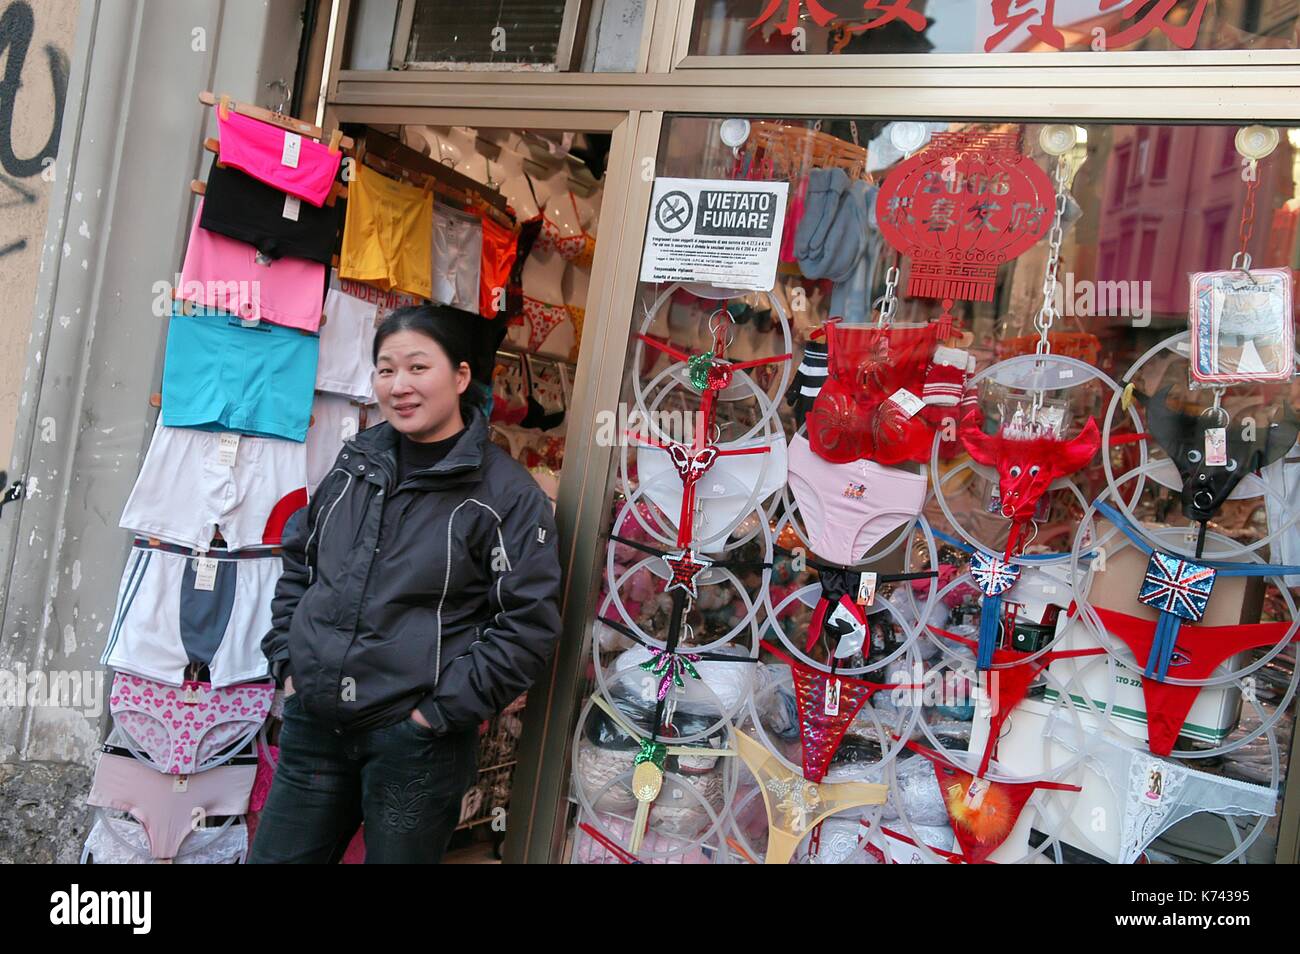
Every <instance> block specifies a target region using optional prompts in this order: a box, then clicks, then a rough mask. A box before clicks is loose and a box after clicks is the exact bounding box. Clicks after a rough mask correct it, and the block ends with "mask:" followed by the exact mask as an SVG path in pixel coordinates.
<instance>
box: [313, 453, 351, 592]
mask: <svg viewBox="0 0 1300 954" xmlns="http://www.w3.org/2000/svg"><path fill="white" fill-rule="evenodd" d="M338 469H339V470H342V468H338ZM342 472H343V475H344V476H345V477H347V483H345V484H344V485H343V489H342V490H340V491H339V495H338V496H337V497H335V498H334V500H333V502H332V503H331V504H330V508H329V510H328V511H326V513H325V516H324V517H323V518H322V519H321V522H320V524H319V525H317V526H315V527H312V531H311V534H310V535H309V536H308V537H307V546H306V547H304V548H303V557H304V558H306V556H307V554H308V553H310V551H311V542H312V540H314V539H316V533H317V531H319V532H320V536H321V539H324V537H325V528H326V526H328V525H329V521H330V517H332V516H334V508H335V507H337V506H338V505H339V501H340V500H342V499H343V495H344V494H346V493H347V492H348V488H349V487H351V486H352V474H350V473H349V472H348V471H346V470H343V471H342ZM318 549H319V546H318ZM315 578H316V574H315V571H314V570H313V569H312V565H311V562H310V561H308V563H307V585H308V586H310V585H311V583H312V580H314V579H315Z"/></svg>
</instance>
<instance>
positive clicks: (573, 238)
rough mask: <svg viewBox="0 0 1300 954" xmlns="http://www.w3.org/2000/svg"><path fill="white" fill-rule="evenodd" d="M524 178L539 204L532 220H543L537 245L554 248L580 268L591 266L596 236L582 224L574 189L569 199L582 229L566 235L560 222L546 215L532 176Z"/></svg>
mask: <svg viewBox="0 0 1300 954" xmlns="http://www.w3.org/2000/svg"><path fill="white" fill-rule="evenodd" d="M524 178H525V179H527V180H528V191H529V192H531V193H532V195H533V202H534V203H536V205H537V215H536V216H534V217H533V218H532V219H529V221H530V222H534V221H539V220H540V221H541V223H542V231H541V233H540V234H539V235H538V236H537V244H536V247H537V248H539V249H546V248H554V249H555V251H556V252H558V253H559V255H560V257H561V258H563V259H564V260H565V261H566V262H569V263H570V264H572V265H576V266H577V267H578V268H586V269H590V268H591V262H592V259H593V258H594V257H595V254H596V236H594V235H592V234H591V233H590V232H588V231H587V230H586V228H584V227H583V225H582V214H581V213H580V212H579V211H578V200H577V199H576V198H575V197H574V195H573V190H572V189H570V190H569V201H570V202H572V203H573V218H574V221H575V222H577V223H578V228H580V229H582V231H581V232H580V233H578V234H577V235H565V234H564V231H563V230H562V229H561V228H560V226H559V224H558V223H557V222H556V221H555V220H554V219H552V218H549V217H547V215H546V206H545V205H543V204H542V202H541V201H539V200H538V198H537V192H536V190H535V189H534V188H533V179H532V176H529V175H528V174H527V173H525V175H524Z"/></svg>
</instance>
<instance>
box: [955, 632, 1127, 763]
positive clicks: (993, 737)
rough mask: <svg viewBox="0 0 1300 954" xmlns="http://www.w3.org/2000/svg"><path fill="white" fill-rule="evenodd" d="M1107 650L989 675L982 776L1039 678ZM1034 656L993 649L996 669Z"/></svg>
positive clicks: (968, 642)
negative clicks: (1064, 663)
mask: <svg viewBox="0 0 1300 954" xmlns="http://www.w3.org/2000/svg"><path fill="white" fill-rule="evenodd" d="M930 631H931V632H932V633H936V634H938V635H940V636H942V637H944V638H945V639H951V640H953V641H954V642H958V643H961V644H962V645H963V646H969V647H970V648H971V649H978V648H979V643H978V642H977V641H976V640H973V639H967V638H966V637H964V636H958V635H956V634H955V633H949V632H947V631H946V630H942V629H939V628H938V627H937V626H931V627H930ZM1105 652H1106V650H1105V649H1104V648H1103V647H1101V646H1097V647H1094V648H1092V649H1069V650H1063V651H1061V652H1054V653H1044V654H1043V655H1041V656H1039V657H1038V658H1037V659H1035V660H1034V661H1033V662H1027V663H1023V664H1021V665H1009V666H1007V668H1006V669H993V670H990V671H989V673H988V687H989V708H990V709H991V710H992V712H991V714H990V716H989V737H988V741H987V742H986V743H985V744H984V755H983V756H982V757H981V758H980V767H979V774H980V775H983V774H984V773H985V772H987V771H988V769H989V762H990V761H991V760H992V758H993V753H994V752H995V751H996V750H997V747H998V739H999V738H1000V737H1001V735H1002V726H1003V725H1005V724H1006V721H1007V717H1008V716H1010V715H1011V710H1012V709H1014V708H1015V707H1016V706H1018V705H1019V704H1020V702H1021V700H1023V699H1024V698H1025V695H1026V694H1027V693H1028V692H1029V687H1030V685H1031V684H1032V683H1033V681H1034V680H1035V679H1037V678H1038V674H1039V673H1041V672H1042V671H1043V670H1044V669H1046V668H1047V667H1048V666H1050V665H1051V664H1052V663H1054V662H1055V661H1056V660H1058V659H1074V658H1076V657H1078V656H1100V655H1102V654H1103V653H1105ZM1030 655H1032V654H1031V653H1022V652H1019V651H1018V650H1014V649H996V648H995V649H994V650H993V665H995V666H1003V665H1007V664H1008V663H1019V662H1020V661H1021V660H1023V659H1027V658H1028V657H1029V656H1030Z"/></svg>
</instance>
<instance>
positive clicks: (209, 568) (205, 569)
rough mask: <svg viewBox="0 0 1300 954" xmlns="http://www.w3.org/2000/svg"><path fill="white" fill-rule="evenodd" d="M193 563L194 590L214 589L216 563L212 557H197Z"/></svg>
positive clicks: (215, 585)
mask: <svg viewBox="0 0 1300 954" xmlns="http://www.w3.org/2000/svg"><path fill="white" fill-rule="evenodd" d="M194 563H195V567H194V588H195V589H196V590H214V589H216V587H217V561H216V560H215V559H213V558H212V557H199V558H198V559H197V560H195V561H194Z"/></svg>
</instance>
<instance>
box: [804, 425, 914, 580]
mask: <svg viewBox="0 0 1300 954" xmlns="http://www.w3.org/2000/svg"><path fill="white" fill-rule="evenodd" d="M788 457H789V463H788V467H789V480H790V490H791V491H792V492H793V493H794V499H795V503H797V504H798V505H799V513H801V514H802V515H803V523H804V528H805V529H806V530H807V531H808V543H809V544H810V545H811V546H812V548H813V552H815V553H816V554H817V555H818V556H820V557H822V558H823V559H825V560H829V561H831V562H832V563H840V564H843V565H844V566H852V565H854V564H855V563H857V562H858V561H859V560H861V559H862V558H863V557H864V556H865V555H866V554H867V553H868V552H869V551H870V550H871V548H872V547H874V546H875V545H876V544H877V543H879V542H880V541H881V540H883V539H884V538H885V537H887V536H888V535H889V534H890V533H892V532H894V531H895V530H897V529H898V528H899V527H901V526H902V525H903V524H905V523H907V522H908V521H909V520H911V519H912V518H914V517H915V516H916V515H917V514H919V513H920V512H921V507H922V506H924V505H925V496H926V492H927V490H928V489H929V482H928V481H927V480H926V478H925V477H924V476H922V475H921V474H912V473H908V472H907V471H905V470H898V469H896V468H894V467H882V466H881V465H880V464H877V463H876V462H875V461H870V460H855V461H853V462H852V463H850V464H832V463H831V462H830V461H827V460H824V459H822V458H821V457H818V456H817V455H816V454H814V453H813V450H812V447H810V446H809V444H808V439H807V438H806V437H803V436H802V435H799V434H796V435H795V436H794V437H793V438H791V439H790V451H789V455H788Z"/></svg>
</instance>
